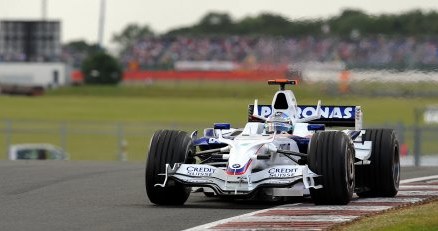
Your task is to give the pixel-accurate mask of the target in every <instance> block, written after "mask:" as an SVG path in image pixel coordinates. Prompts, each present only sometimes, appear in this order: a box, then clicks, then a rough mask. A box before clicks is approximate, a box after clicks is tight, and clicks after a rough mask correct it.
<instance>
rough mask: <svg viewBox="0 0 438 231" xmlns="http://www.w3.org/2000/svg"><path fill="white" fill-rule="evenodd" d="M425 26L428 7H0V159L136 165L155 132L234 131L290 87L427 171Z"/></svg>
mask: <svg viewBox="0 0 438 231" xmlns="http://www.w3.org/2000/svg"><path fill="white" fill-rule="evenodd" d="M437 22H438V6H437V5H436V4H435V5H434V4H433V3H432V2H431V1H415V2H414V1H404V2H401V3H400V2H399V1H384V2H382V1H375V0H372V1H363V2H360V3H359V2H356V1H343V0H335V1H330V2H327V3H325V2H320V1H314V0H312V1H306V2H305V3H304V2H298V1H289V0H276V1H275V2H265V1H258V0H252V1H250V0H238V1H236V0H234V1H232V0H225V1H220V2H210V1H208V2H207V1H202V0H189V1H181V2H175V1H170V0H163V1H160V2H152V1H140V0H128V1H112V0H87V1H85V0H76V1H67V0H57V1H50V0H41V1H24V0H17V1H13V2H10V1H6V0H0V91H1V96H0V107H1V110H0V131H1V133H0V150H2V151H3V150H4V151H3V152H4V153H5V154H4V155H0V159H8V158H9V159H14V157H15V158H17V157H18V156H23V157H26V158H39V159H46V158H49V159H50V158H55V159H56V158H58V157H59V156H61V157H59V158H60V159H71V160H121V161H126V160H129V161H143V160H145V158H146V153H147V150H148V145H149V140H150V137H151V135H152V134H153V132H154V131H156V130H158V129H180V130H184V131H188V132H192V131H194V130H199V131H201V132H202V131H203V129H204V128H206V127H211V126H212V125H213V123H214V122H230V123H231V124H232V125H233V126H234V127H241V126H243V125H244V124H245V122H246V119H247V109H248V104H251V103H252V102H253V100H254V99H255V98H257V99H259V101H260V102H261V103H265V104H269V103H270V102H271V100H272V96H273V94H274V92H275V90H276V89H275V88H272V87H269V86H267V83H266V80H268V79H274V78H289V79H297V80H299V82H300V84H299V85H298V86H295V87H294V89H293V90H294V92H295V95H296V97H297V99H298V103H299V104H315V103H316V102H317V100H318V99H321V100H322V103H323V104H326V105H360V106H362V110H363V112H364V124H365V127H388V128H393V129H395V130H396V131H397V135H398V139H399V141H400V145H401V155H402V157H403V158H402V164H403V165H438V142H436V141H437V139H438V125H437V123H438V88H437V86H438V85H437V83H438V47H437V46H438V23H437ZM27 144H41V145H40V146H38V145H37V146H29V145H28V146H26V145H27ZM43 144H51V145H54V146H55V147H52V148H50V149H48V150H46V152H48V153H50V156H49V154H45V155H44V156H41V155H40V153H39V151H38V150H37V149H43V148H46V149H47V146H42V145H43ZM20 145H21V146H20ZM23 145H24V146H23ZM57 153H62V154H59V155H58V154H57ZM53 156H58V157H53Z"/></svg>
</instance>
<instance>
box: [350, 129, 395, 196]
mask: <svg viewBox="0 0 438 231" xmlns="http://www.w3.org/2000/svg"><path fill="white" fill-rule="evenodd" d="M365 141H371V142H372V150H371V157H370V159H369V160H370V161H371V163H370V164H369V165H363V166H360V167H359V168H358V170H359V171H358V172H357V173H358V178H359V179H361V185H360V188H359V189H358V190H359V191H358V192H357V193H356V194H357V195H358V196H359V197H394V196H395V195H397V193H398V188H399V184H400V155H399V145H398V140H397V138H396V136H395V132H394V131H393V130H392V129H366V131H365Z"/></svg>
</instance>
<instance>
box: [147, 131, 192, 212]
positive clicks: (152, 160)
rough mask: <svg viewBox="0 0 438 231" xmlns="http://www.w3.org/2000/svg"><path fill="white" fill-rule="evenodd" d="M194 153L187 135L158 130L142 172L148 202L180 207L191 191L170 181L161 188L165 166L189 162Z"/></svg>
mask: <svg viewBox="0 0 438 231" xmlns="http://www.w3.org/2000/svg"><path fill="white" fill-rule="evenodd" d="M194 152H195V149H194V147H193V143H192V139H191V138H190V137H189V136H188V134H187V133H186V132H182V131H171V130H160V131H157V132H155V133H154V136H153V137H152V139H151V144H150V148H149V153H148V159H147V162H146V170H145V185H146V193H147V196H148V198H149V200H150V201H151V202H152V203H154V204H157V205H182V204H184V203H185V202H186V200H187V198H188V197H189V195H190V191H191V188H190V187H185V186H184V185H182V184H181V183H178V182H176V181H174V180H172V179H168V181H167V184H166V186H165V187H164V188H163V187H160V186H155V184H162V183H163V182H164V179H165V177H164V176H163V175H158V174H162V173H165V169H166V164H170V166H172V167H173V165H174V164H175V163H188V162H191V161H190V160H188V159H189V158H190V157H189V156H190V155H191V154H193V153H194Z"/></svg>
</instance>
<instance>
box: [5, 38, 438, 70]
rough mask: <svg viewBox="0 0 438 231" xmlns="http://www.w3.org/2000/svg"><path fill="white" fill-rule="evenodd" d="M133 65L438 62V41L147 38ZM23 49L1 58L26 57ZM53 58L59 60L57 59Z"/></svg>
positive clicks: (68, 52)
mask: <svg viewBox="0 0 438 231" xmlns="http://www.w3.org/2000/svg"><path fill="white" fill-rule="evenodd" d="M87 55H88V54H87V53H86V52H85V51H77V50H74V49H71V48H70V47H67V46H64V48H63V50H62V54H61V56H60V57H59V58H58V60H59V61H65V62H68V63H70V64H71V65H73V66H74V67H77V68H78V67H80V65H81V63H82V61H83V60H84V59H85V58H86V57H87ZM118 58H119V60H120V62H121V63H122V64H123V65H124V66H125V68H128V67H130V66H132V64H135V65H134V66H135V67H136V68H138V69H142V70H157V69H172V68H173V67H174V64H175V62H177V61H230V62H235V63H239V64H245V65H246V66H251V65H252V66H257V65H258V64H269V63H276V64H279V63H280V64H289V63H296V62H307V61H319V62H330V61H343V62H345V63H346V64H347V65H349V66H352V67H388V66H393V67H404V68H418V67H428V66H436V65H438V40H437V39H425V38H422V39H419V38H415V37H403V38H390V37H384V36H375V37H363V38H358V39H340V38H335V37H313V36H306V37H300V38H298V37H273V36H270V37H268V36H261V37H257V36H205V37H199V36H198V37H187V36H177V37H166V36H162V37H145V38H143V39H140V40H137V41H136V42H134V43H133V44H132V45H131V46H129V47H128V48H127V49H125V50H124V51H122V52H121V53H120V55H119V57H118ZM22 60H24V57H23V55H22V54H15V55H13V56H8V57H5V56H2V55H1V54H0V61H22ZM51 61H54V60H53V59H52V60H51Z"/></svg>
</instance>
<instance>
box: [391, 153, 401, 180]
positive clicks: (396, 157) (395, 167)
mask: <svg viewBox="0 0 438 231" xmlns="http://www.w3.org/2000/svg"><path fill="white" fill-rule="evenodd" d="M392 177H393V178H394V184H395V187H396V188H398V185H399V182H400V156H399V155H398V149H397V148H395V149H394V165H393V167H392Z"/></svg>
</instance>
